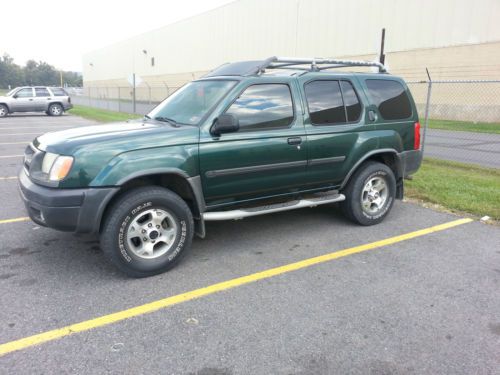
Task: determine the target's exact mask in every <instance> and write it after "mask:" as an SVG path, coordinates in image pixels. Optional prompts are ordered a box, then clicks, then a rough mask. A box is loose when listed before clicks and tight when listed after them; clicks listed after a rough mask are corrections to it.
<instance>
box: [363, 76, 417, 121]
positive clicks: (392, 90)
mask: <svg viewBox="0 0 500 375" xmlns="http://www.w3.org/2000/svg"><path fill="white" fill-rule="evenodd" d="M366 87H367V88H368V94H369V95H370V98H371V100H372V102H373V104H375V105H376V106H377V107H378V110H379V112H380V115H381V116H382V117H383V118H384V119H386V120H403V119H407V118H408V117H410V116H411V105H410V99H409V98H408V95H407V93H406V90H405V89H404V87H403V85H402V84H401V83H399V82H397V81H392V80H387V79H368V80H366Z"/></svg>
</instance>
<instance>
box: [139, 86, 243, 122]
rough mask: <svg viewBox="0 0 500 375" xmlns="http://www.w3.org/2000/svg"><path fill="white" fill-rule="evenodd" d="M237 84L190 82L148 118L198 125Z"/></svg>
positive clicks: (161, 104) (154, 110)
mask: <svg viewBox="0 0 500 375" xmlns="http://www.w3.org/2000/svg"><path fill="white" fill-rule="evenodd" d="M235 84H236V81H223V80H207V81H196V82H190V83H188V84H187V85H185V86H183V87H182V88H180V89H179V90H177V91H176V92H174V93H173V94H172V95H170V96H169V97H168V98H167V99H165V100H164V101H163V102H162V103H160V104H159V105H158V106H157V107H156V108H155V109H153V110H152V111H151V112H150V113H149V114H148V116H149V117H151V118H156V119H167V120H169V121H173V122H176V123H178V124H186V125H198V124H199V122H200V121H201V119H202V118H203V117H204V116H205V115H206V114H207V113H208V112H209V111H210V110H211V109H212V107H213V106H214V105H215V104H217V103H218V102H219V100H221V99H222V97H223V96H224V95H226V94H227V93H228V92H229V90H231V88H233V86H234V85H235Z"/></svg>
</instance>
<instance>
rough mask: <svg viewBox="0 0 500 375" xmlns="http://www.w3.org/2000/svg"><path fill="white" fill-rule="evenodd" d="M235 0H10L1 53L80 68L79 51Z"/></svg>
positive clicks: (21, 59) (5, 10) (19, 59)
mask: <svg viewBox="0 0 500 375" xmlns="http://www.w3.org/2000/svg"><path fill="white" fill-rule="evenodd" d="M232 1H233V0H140V1H137V0H114V1H111V0H64V1H63V0H47V1H43V0H22V1H19V0H8V1H6V2H5V4H3V7H2V12H1V13H2V17H1V18H2V19H1V21H0V35H1V37H0V54H1V55H3V54H4V53H8V54H9V55H10V56H12V57H13V58H14V60H15V62H16V63H17V64H19V65H24V64H25V63H26V61H27V60H29V59H34V60H43V61H46V62H48V63H49V64H51V65H54V66H55V67H56V68H57V69H63V70H74V71H81V70H82V63H81V60H82V54H83V53H85V52H88V51H92V50H94V49H97V48H100V47H105V46H107V45H109V44H113V43H115V42H118V41H120V40H123V39H127V38H129V37H131V36H134V35H137V34H140V33H143V32H146V31H149V30H153V29H157V28H159V27H162V26H165V25H167V24H170V23H173V22H176V21H179V20H182V19H184V18H188V17H190V16H193V15H196V14H200V13H203V12H205V11H207V10H210V9H213V8H217V7H219V6H221V5H224V4H227V3H230V2H232Z"/></svg>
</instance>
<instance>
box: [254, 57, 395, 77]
mask: <svg viewBox="0 0 500 375" xmlns="http://www.w3.org/2000/svg"><path fill="white" fill-rule="evenodd" d="M265 63H267V66H265ZM296 65H311V70H323V69H332V68H341V67H342V68H343V67H350V66H374V67H377V68H378V70H379V72H381V73H383V72H386V71H387V70H386V68H385V66H384V64H382V63H380V62H378V61H361V60H339V59H323V58H290V57H272V58H269V59H267V60H265V61H264V64H262V66H261V67H263V68H264V69H265V68H268V69H280V68H283V67H290V66H296ZM319 65H327V66H321V67H320V66H319ZM264 66H265V67H264Z"/></svg>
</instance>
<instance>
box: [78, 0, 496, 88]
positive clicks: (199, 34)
mask: <svg viewBox="0 0 500 375" xmlns="http://www.w3.org/2000/svg"><path fill="white" fill-rule="evenodd" d="M498 16H500V1H498V0H476V1H475V2H474V3H473V4H472V3H471V2H470V1H469V0H440V1H432V0H405V1H398V0H379V1H370V0H351V1H344V0H240V1H236V2H234V3H230V4H228V5H226V6H223V7H220V8H217V9H214V10H212V11H209V12H207V13H204V14H201V15H198V16H195V17H192V18H189V19H186V20H184V21H180V22H177V23H174V24H172V25H168V26H165V27H163V28H161V29H157V30H153V31H150V32H147V33H145V34H141V35H138V36H136V37H134V38H132V39H129V40H126V41H122V42H119V43H116V44H114V45H111V46H109V47H106V48H102V49H100V50H97V51H93V52H90V53H88V54H86V55H85V56H84V58H83V61H84V69H83V70H84V79H85V81H98V80H111V79H123V78H124V77H127V76H128V75H129V74H131V72H132V71H134V70H135V72H136V73H137V74H138V75H139V76H152V75H162V74H176V73H189V72H199V71H205V70H209V69H211V68H213V67H216V66H218V65H220V64H222V63H224V62H227V61H236V60H246V59H259V58H265V57H268V56H272V55H288V56H322V57H340V56H355V55H363V54H373V53H376V52H377V50H378V48H379V38H380V30H381V28H382V27H385V28H386V29H387V41H386V46H387V52H391V51H405V50H412V49H420V48H436V47H446V46H453V45H463V44H475V43H485V42H491V41H498V40H500V23H499V22H497V21H496V19H498ZM143 49H145V50H147V51H148V54H147V55H144V54H143V53H142V50H143ZM151 57H155V67H154V68H152V67H151V66H150V59H151ZM90 63H92V64H93V65H94V66H93V67H91V66H90V65H89V64H90Z"/></svg>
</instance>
